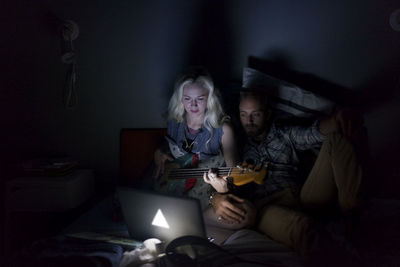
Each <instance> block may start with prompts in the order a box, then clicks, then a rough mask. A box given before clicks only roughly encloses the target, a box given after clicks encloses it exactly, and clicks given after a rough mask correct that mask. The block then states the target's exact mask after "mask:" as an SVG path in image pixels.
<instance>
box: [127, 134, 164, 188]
mask: <svg viewBox="0 0 400 267" xmlns="http://www.w3.org/2000/svg"><path fill="white" fill-rule="evenodd" d="M166 132H167V130H166V129H165V128H147V129H141V128H124V129H122V130H121V133H120V176H121V179H122V180H123V181H124V182H134V181H137V179H139V178H141V177H142V176H143V174H144V173H145V171H146V170H147V168H148V167H149V165H150V164H151V162H152V160H153V158H154V152H155V151H156V149H157V148H158V147H159V146H160V144H161V142H162V140H163V138H164V136H165V134H166Z"/></svg>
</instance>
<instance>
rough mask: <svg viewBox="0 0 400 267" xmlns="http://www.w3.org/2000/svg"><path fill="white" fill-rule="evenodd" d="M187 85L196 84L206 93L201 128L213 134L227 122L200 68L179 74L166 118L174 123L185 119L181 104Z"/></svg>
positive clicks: (205, 72)
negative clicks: (205, 106)
mask: <svg viewBox="0 0 400 267" xmlns="http://www.w3.org/2000/svg"><path fill="white" fill-rule="evenodd" d="M188 84H197V85H200V86H202V87H204V88H205V89H207V91H208V98H207V108H206V111H205V114H204V121H203V126H204V127H205V128H206V129H207V130H208V131H209V132H210V133H211V135H212V134H213V129H215V128H219V127H221V126H222V124H223V123H224V122H226V121H229V116H227V115H226V114H225V112H224V110H223V109H222V105H221V102H220V100H219V92H218V90H217V89H216V88H215V87H214V83H213V81H212V78H211V76H210V74H209V73H208V71H207V70H206V69H204V68H202V67H191V68H189V69H188V70H187V71H186V72H184V73H183V74H181V75H180V76H179V77H178V79H177V81H176V83H175V87H174V93H173V94H172V97H171V99H170V101H169V105H168V112H167V118H168V119H173V120H175V121H176V122H183V121H184V119H185V107H184V106H183V103H182V95H183V88H184V87H185V86H186V85H188Z"/></svg>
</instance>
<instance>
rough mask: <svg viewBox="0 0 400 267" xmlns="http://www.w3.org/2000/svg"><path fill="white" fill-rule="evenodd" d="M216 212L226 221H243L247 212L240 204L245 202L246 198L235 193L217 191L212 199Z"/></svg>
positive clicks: (220, 218)
mask: <svg viewBox="0 0 400 267" xmlns="http://www.w3.org/2000/svg"><path fill="white" fill-rule="evenodd" d="M211 202H212V203H211V204H212V207H213V209H214V213H215V215H216V216H217V218H219V220H222V221H224V222H226V223H241V222H242V221H243V220H244V219H245V216H246V212H245V211H244V210H243V209H241V208H239V204H241V203H243V202H244V199H242V198H239V197H237V196H235V195H233V194H219V193H216V194H215V195H214V196H213V198H212V200H211Z"/></svg>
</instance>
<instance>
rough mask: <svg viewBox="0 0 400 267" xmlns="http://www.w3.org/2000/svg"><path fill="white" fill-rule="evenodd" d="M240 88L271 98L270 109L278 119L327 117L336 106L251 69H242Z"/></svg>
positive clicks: (324, 99)
mask: <svg viewBox="0 0 400 267" xmlns="http://www.w3.org/2000/svg"><path fill="white" fill-rule="evenodd" d="M242 87H243V88H247V89H254V90H262V91H265V92H266V93H267V94H268V95H269V96H271V107H272V109H273V111H275V113H276V116H277V117H279V118H284V117H293V116H295V117H300V118H307V119H308V118H313V117H317V116H321V115H328V114H330V113H331V112H332V111H333V110H334V108H335V105H336V104H335V103H334V102H333V101H331V100H328V99H327V98H325V97H322V96H319V95H317V94H315V93H313V92H311V91H307V90H304V89H302V88H300V87H298V86H296V85H294V84H291V83H289V82H286V81H283V80H280V79H277V78H275V77H272V76H269V75H267V74H265V73H262V72H260V71H258V70H255V69H252V68H244V69H243V84H242Z"/></svg>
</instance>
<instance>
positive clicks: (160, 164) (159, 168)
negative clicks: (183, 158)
mask: <svg viewBox="0 0 400 267" xmlns="http://www.w3.org/2000/svg"><path fill="white" fill-rule="evenodd" d="M167 160H168V161H173V160H174V159H173V158H172V157H171V156H170V155H167V154H165V153H163V152H161V150H160V149H157V150H156V152H155V153H154V163H155V164H156V169H155V172H154V177H159V176H160V175H162V174H163V173H164V169H165V162H166V161H167Z"/></svg>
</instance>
